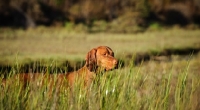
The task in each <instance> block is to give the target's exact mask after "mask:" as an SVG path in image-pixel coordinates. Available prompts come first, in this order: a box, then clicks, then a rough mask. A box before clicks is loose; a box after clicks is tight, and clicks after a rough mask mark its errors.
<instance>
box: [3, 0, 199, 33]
mask: <svg viewBox="0 0 200 110" xmlns="http://www.w3.org/2000/svg"><path fill="white" fill-rule="evenodd" d="M152 23H153V24H154V23H158V24H159V25H164V26H172V25H179V26H187V25H189V24H195V25H197V26H199V24H200V1H199V0H123V1H122V0H29V1H27V0H1V1H0V26H1V27H14V28H24V29H27V28H29V27H37V26H40V25H44V26H68V25H69V24H74V25H76V24H83V25H84V26H87V27H88V28H93V27H95V26H97V25H98V26H99V29H96V30H93V29H90V30H88V31H113V32H127V31H128V32H129V31H131V32H135V31H136V32H137V31H142V30H137V29H134V28H133V27H136V26H138V27H142V28H147V27H149V26H151V25H153V24H152ZM158 24H157V25H158ZM105 25H106V26H105ZM103 26H105V28H103ZM116 26H117V27H116ZM128 27H129V28H130V27H132V28H133V29H127V28H128ZM102 28H103V29H102ZM114 28H115V29H114ZM118 28H119V29H118ZM120 28H121V29H120Z"/></svg>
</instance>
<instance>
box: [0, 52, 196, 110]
mask: <svg viewBox="0 0 200 110" xmlns="http://www.w3.org/2000/svg"><path fill="white" fill-rule="evenodd" d="M199 60H200V55H197V56H195V58H193V59H191V57H190V58H189V59H188V60H186V59H183V60H173V62H157V61H150V62H147V63H143V64H141V65H140V66H134V65H129V66H127V67H125V68H119V69H117V70H114V71H110V72H106V73H104V74H103V75H99V77H98V78H97V79H96V80H95V81H94V83H93V84H92V86H91V87H90V88H89V91H88V93H86V91H85V90H84V89H81V88H80V86H75V88H74V92H73V94H71V93H70V92H69V90H68V89H66V88H65V87H63V89H64V90H62V91H61V92H59V93H57V92H55V91H54V92H53V94H52V95H50V96H49V94H48V83H46V85H45V86H43V87H37V83H36V82H33V83H31V84H29V86H28V87H27V88H26V89H23V90H22V91H21V88H22V85H21V84H20V83H19V82H18V79H16V80H14V82H15V83H13V84H11V85H7V86H6V87H5V88H0V91H1V97H0V108H1V109H15V110H18V109H20V110H21V109H72V110H74V109H92V110H96V109H103V110H108V109H128V110H129V109H136V110H138V109H142V110H146V109H166V110H167V109H178V110H179V109H180V110H182V109H185V110H198V109H199V108H200V106H199V105H200V100H199V98H198V97H199V96H200V81H199V78H200V74H199V70H200V66H199V65H200V63H199V62H198V61H199ZM15 71H16V70H13V71H11V73H15ZM10 79H11V80H13V79H12V77H11V78H7V80H10ZM38 80H39V79H38ZM55 88H56V87H55Z"/></svg>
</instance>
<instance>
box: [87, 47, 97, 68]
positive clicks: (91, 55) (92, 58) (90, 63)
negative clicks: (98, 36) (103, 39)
mask: <svg viewBox="0 0 200 110" xmlns="http://www.w3.org/2000/svg"><path fill="white" fill-rule="evenodd" d="M96 52H97V50H96V49H92V50H90V51H89V52H88V53H87V56H86V59H85V60H86V67H87V68H88V69H89V70H90V71H94V70H95V68H96V66H97V59H96Z"/></svg>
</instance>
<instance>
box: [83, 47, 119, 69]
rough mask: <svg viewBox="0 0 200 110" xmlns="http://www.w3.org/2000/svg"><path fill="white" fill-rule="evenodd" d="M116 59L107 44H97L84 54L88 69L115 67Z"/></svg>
mask: <svg viewBox="0 0 200 110" xmlns="http://www.w3.org/2000/svg"><path fill="white" fill-rule="evenodd" d="M117 65H118V61H117V59H116V58H114V52H113V51H112V49H111V48H109V47H107V46H99V47H97V48H93V49H92V50H90V51H89V52H88V54H87V56H86V66H87V68H88V69H89V70H90V71H94V70H95V69H96V68H97V67H101V68H104V69H105V70H107V71H108V70H111V69H114V68H116V67H117Z"/></svg>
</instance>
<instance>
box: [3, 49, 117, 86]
mask: <svg viewBox="0 0 200 110" xmlns="http://www.w3.org/2000/svg"><path fill="white" fill-rule="evenodd" d="M85 60H86V63H85V65H84V66H83V67H82V68H81V69H79V70H78V71H74V72H70V73H67V74H54V75H49V74H43V73H22V74H17V75H15V79H18V80H19V81H20V82H22V83H23V84H24V86H26V85H27V84H29V83H31V82H32V83H36V84H37V85H38V86H41V85H43V84H44V83H45V81H44V79H45V78H46V79H48V80H47V81H48V82H46V83H48V84H50V87H51V88H52V87H53V85H56V88H60V86H61V85H63V82H66V81H67V83H68V84H67V85H68V86H70V87H72V86H73V85H74V84H75V81H76V80H79V79H81V78H82V79H83V81H84V86H85V87H89V86H90V84H91V83H92V81H93V80H94V78H95V76H96V74H97V70H99V68H100V69H101V70H106V71H108V70H111V69H114V68H116V67H117V64H118V61H117V59H116V58H114V52H113V51H112V49H111V48H109V47H107V46H99V47H97V48H93V49H92V50H90V51H89V52H88V53H87V56H86V59H85ZM55 76H56V78H55ZM11 79H12V78H11ZM65 79H66V81H65ZM15 81H16V80H15ZM12 82H13V81H12ZM6 83H7V81H6V80H3V85H5V84H6Z"/></svg>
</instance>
